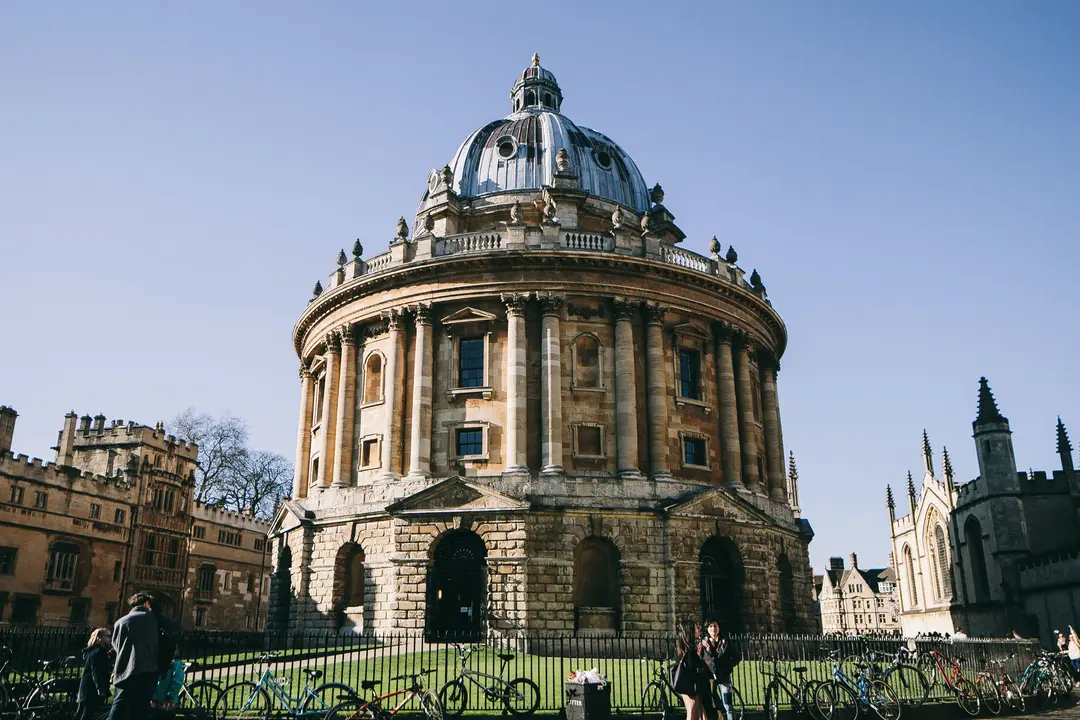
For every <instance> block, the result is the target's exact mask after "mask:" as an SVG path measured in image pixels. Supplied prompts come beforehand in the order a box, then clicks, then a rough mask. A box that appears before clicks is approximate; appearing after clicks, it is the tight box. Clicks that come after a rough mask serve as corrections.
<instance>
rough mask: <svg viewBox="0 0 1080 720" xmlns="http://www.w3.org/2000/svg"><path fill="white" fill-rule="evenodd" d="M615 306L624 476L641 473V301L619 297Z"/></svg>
mask: <svg viewBox="0 0 1080 720" xmlns="http://www.w3.org/2000/svg"><path fill="white" fill-rule="evenodd" d="M614 306H615V446H616V469H617V470H618V471H619V475H622V476H624V477H640V475H641V471H640V470H639V469H638V445H637V439H638V423H637V382H636V379H637V376H636V374H635V369H634V315H635V313H636V312H637V303H632V302H630V301H629V300H625V299H618V298H616V300H615V302H614Z"/></svg>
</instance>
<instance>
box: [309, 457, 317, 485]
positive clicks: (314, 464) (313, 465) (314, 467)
mask: <svg viewBox="0 0 1080 720" xmlns="http://www.w3.org/2000/svg"><path fill="white" fill-rule="evenodd" d="M311 484H312V485H318V484H319V458H315V459H314V460H312V461H311Z"/></svg>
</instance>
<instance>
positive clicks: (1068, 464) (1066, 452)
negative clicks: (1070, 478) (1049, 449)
mask: <svg viewBox="0 0 1080 720" xmlns="http://www.w3.org/2000/svg"><path fill="white" fill-rule="evenodd" d="M1072 450H1073V447H1072V443H1071V442H1069V432H1068V431H1067V430H1066V429H1065V423H1063V422H1061V416H1060V415H1058V421H1057V451H1058V455H1059V456H1061V469H1062V470H1064V471H1065V472H1072V471H1073V469H1074V467H1073V458H1072Z"/></svg>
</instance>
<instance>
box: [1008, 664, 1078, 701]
mask: <svg viewBox="0 0 1080 720" xmlns="http://www.w3.org/2000/svg"><path fill="white" fill-rule="evenodd" d="M1019 686H1020V692H1021V693H1022V694H1024V695H1025V696H1027V697H1029V698H1032V699H1033V700H1034V701H1035V703H1036V704H1037V705H1038V706H1039V707H1045V706H1046V705H1048V704H1049V703H1050V702H1051V701H1052V700H1057V699H1058V698H1059V697H1064V696H1067V695H1068V694H1069V693H1071V692H1072V687H1071V681H1068V680H1065V679H1064V678H1062V677H1061V673H1060V671H1059V670H1058V666H1057V654H1056V653H1049V652H1046V651H1040V652H1039V653H1038V654H1036V656H1035V659H1033V660H1032V661H1031V663H1030V664H1029V665H1028V666H1027V667H1026V668H1024V672H1023V673H1022V674H1021V675H1020V681H1019Z"/></svg>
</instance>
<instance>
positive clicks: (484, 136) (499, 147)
mask: <svg viewBox="0 0 1080 720" xmlns="http://www.w3.org/2000/svg"><path fill="white" fill-rule="evenodd" d="M562 99H563V98H562V90H561V89H560V88H559V84H558V82H557V81H556V80H555V75H553V74H552V73H551V71H550V70H547V69H545V68H543V67H541V66H540V58H539V57H538V56H536V55H533V61H532V65H530V66H529V67H527V68H525V70H524V71H522V73H521V75H519V76H518V78H517V80H516V81H515V82H514V86H513V88H512V89H511V91H510V101H511V109H512V110H513V112H511V114H510V115H508V116H507V117H505V118H503V119H501V120H495V121H494V122H490V123H488V124H487V125H484V126H483V127H482V128H480V129H479V130H476V131H475V132H473V133H472V134H471V135H469V137H468V138H466V139H465V142H463V143H462V144H461V147H459V148H458V151H457V153H455V154H454V157H453V159H452V160H451V161H450V163H449V167H450V169H451V170H453V172H454V180H453V186H452V187H453V190H454V192H455V193H457V195H458V196H460V197H465V198H474V197H480V196H485V195H493V194H497V193H507V192H517V191H521V190H537V191H539V190H540V189H541V188H543V187H545V186H551V185H552V184H553V182H552V180H553V176H554V175H555V173H556V164H555V156H556V154H557V153H558V152H559V150H560V149H562V148H565V149H566V152H567V153H568V155H569V159H570V167H569V170H568V172H570V173H573V174H575V175H577V176H578V178H579V180H578V184H579V187H580V188H581V189H582V190H585V191H586V192H588V193H589V194H591V195H595V196H597V197H600V198H603V199H605V200H610V201H612V202H616V203H619V204H620V205H624V206H626V207H628V208H631V209H632V210H634V211H636V212H639V213H640V212H645V211H646V210H648V209H649V191H648V188H647V187H646V185H645V180H644V178H642V176H641V172H640V171H639V170H638V168H637V165H635V164H634V161H633V159H631V157H630V156H629V155H627V154H626V152H625V151H623V149H622V148H621V147H619V146H618V144H616V143H615V141H614V140H612V139H611V138H609V137H607V136H606V135H603V134H601V133H598V132H596V131H595V130H590V129H589V128H586V127H581V126H579V125H577V124H575V123H574V122H573V121H572V120H570V118H568V117H566V116H565V115H563V114H562V113H561V112H560V109H561V107H562ZM433 176H434V171H433ZM426 201H427V195H425V196H424V202H422V203H421V207H423V206H424V203H425V202H426Z"/></svg>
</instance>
